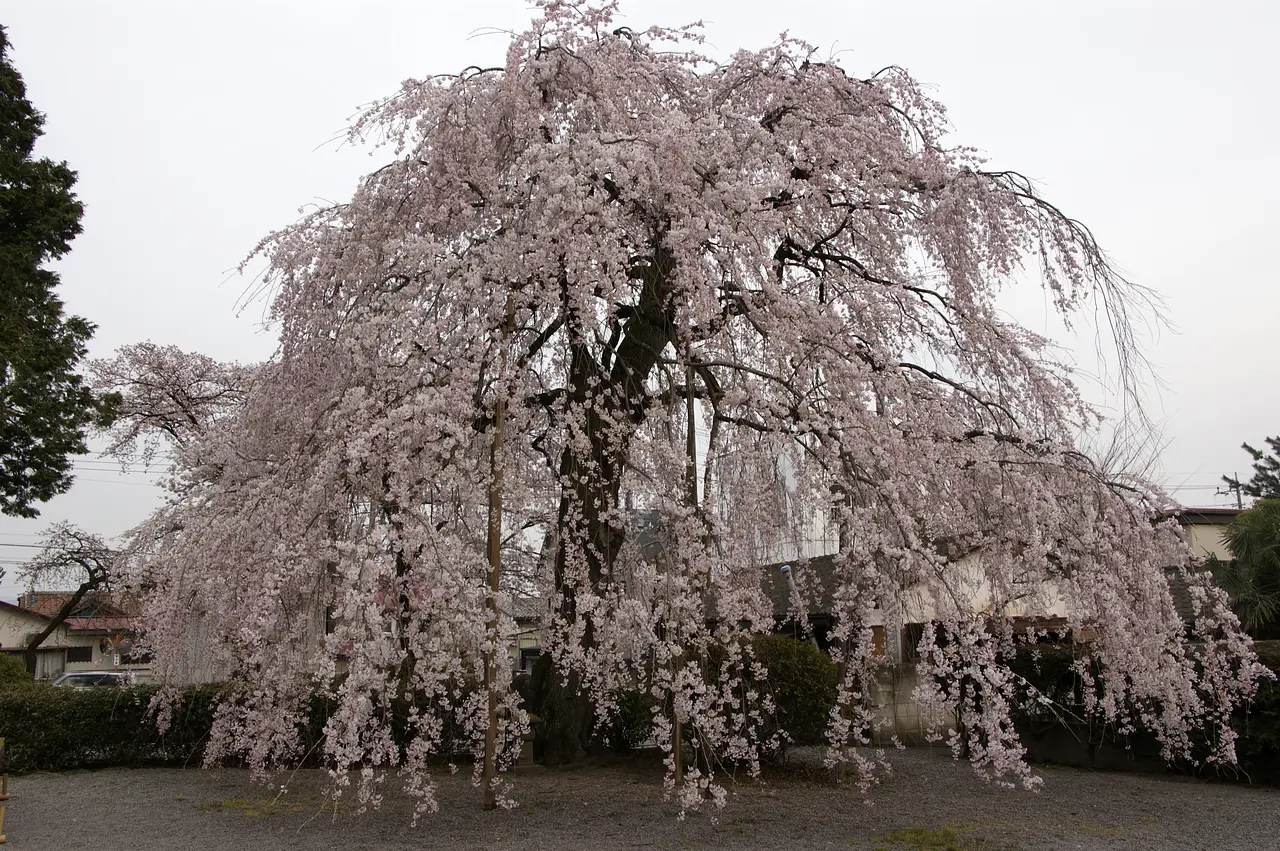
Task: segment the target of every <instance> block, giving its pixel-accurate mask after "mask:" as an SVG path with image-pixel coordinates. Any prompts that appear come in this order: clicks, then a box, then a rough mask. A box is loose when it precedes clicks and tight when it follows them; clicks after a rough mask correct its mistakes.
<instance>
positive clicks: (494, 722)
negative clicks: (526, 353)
mask: <svg viewBox="0 0 1280 851" xmlns="http://www.w3.org/2000/svg"><path fill="white" fill-rule="evenodd" d="M514 320H515V302H514V301H513V300H512V297H511V296H507V318H506V322H505V323H503V326H502V354H501V363H502V367H501V369H500V370H499V371H498V380H497V381H496V382H495V383H494V387H495V388H496V390H497V395H498V398H497V401H496V402H495V404H494V410H493V442H492V443H490V444H489V469H490V473H491V478H490V480H489V529H488V545H489V599H488V602H487V605H488V607H489V621H488V624H487V631H488V636H489V638H490V639H491V640H492V641H493V644H492V645H490V646H489V649H488V651H487V654H488V658H487V659H486V660H485V666H484V687H485V691H486V692H487V693H488V697H489V719H488V721H489V723H488V726H486V727H485V731H484V772H483V782H484V808H485V809H486V810H492V809H495V808H496V807H497V806H498V801H497V790H496V789H495V788H494V786H495V784H496V783H497V778H498V765H497V762H498V692H497V680H498V656H499V650H500V648H499V647H498V586H499V583H500V581H501V579H502V452H503V441H504V438H505V431H506V425H507V423H506V419H507V397H506V395H505V393H506V388H505V387H504V386H503V382H505V381H506V366H507V335H508V334H510V333H511V326H512V324H513V323H514Z"/></svg>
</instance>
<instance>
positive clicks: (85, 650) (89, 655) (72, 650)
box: [67, 647, 93, 662]
mask: <svg viewBox="0 0 1280 851" xmlns="http://www.w3.org/2000/svg"><path fill="white" fill-rule="evenodd" d="M67 661H68V662H92V661H93V648H92V647H68V648H67Z"/></svg>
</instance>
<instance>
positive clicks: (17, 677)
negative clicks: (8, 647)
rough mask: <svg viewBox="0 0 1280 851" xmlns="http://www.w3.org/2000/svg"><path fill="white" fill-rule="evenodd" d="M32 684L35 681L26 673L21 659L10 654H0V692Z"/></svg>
mask: <svg viewBox="0 0 1280 851" xmlns="http://www.w3.org/2000/svg"><path fill="white" fill-rule="evenodd" d="M34 683H35V679H34V678H33V677H32V676H31V674H29V673H27V669H26V667H25V666H24V665H23V664H22V659H21V657H19V656H16V655H14V654H11V653H0V690H3V689H8V688H13V687H14V686H29V685H33V684H34Z"/></svg>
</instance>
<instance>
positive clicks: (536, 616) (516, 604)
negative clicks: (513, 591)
mask: <svg viewBox="0 0 1280 851" xmlns="http://www.w3.org/2000/svg"><path fill="white" fill-rule="evenodd" d="M546 613H547V601H546V600H543V599H542V598H540V597H512V598H511V617H513V618H515V619H516V620H518V621H536V620H541V618H542V616H543V615H545V614H546Z"/></svg>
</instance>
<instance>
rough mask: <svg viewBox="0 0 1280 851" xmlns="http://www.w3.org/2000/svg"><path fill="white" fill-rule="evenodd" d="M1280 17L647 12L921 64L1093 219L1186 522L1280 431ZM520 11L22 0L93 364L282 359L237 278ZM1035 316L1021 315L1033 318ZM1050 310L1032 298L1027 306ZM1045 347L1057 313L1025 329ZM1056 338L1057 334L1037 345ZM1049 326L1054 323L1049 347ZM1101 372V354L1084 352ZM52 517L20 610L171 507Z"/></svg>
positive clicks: (1172, 5)
mask: <svg viewBox="0 0 1280 851" xmlns="http://www.w3.org/2000/svg"><path fill="white" fill-rule="evenodd" d="M1278 9H1280V4H1274V3H1271V2H1264V0H1258V1H1257V2H1241V0H1225V1H1224V0H1215V2H1208V0H1203V2H1194V3H1193V2H1181V3H1179V2H1156V1H1155V0H1152V2H1125V0H1073V2H1061V1H1060V0H1055V2H1048V0H1039V2H1029V0H1002V2H995V0H993V2H963V1H962V0H932V1H931V2H883V1H882V2H874V3H873V2H858V0H846V1H845V2H841V3H834V2H823V3H820V2H806V0H788V2H785V3H782V2H753V0H738V2H723V0H683V2H678V3H677V2H654V1H653V0H633V2H628V3H624V5H623V13H624V18H625V23H627V24H628V25H630V26H632V28H633V29H639V28H641V27H644V26H647V25H649V24H652V23H662V24H681V23H686V22H688V21H690V20H693V19H697V18H701V19H702V20H704V21H705V22H706V25H707V32H708V36H709V40H710V43H711V51H712V52H713V53H714V54H716V55H720V56H726V55H728V54H729V53H730V52H731V51H733V50H734V49H736V48H738V47H752V48H758V47H761V46H763V45H765V44H767V43H769V42H771V41H773V40H774V38H775V37H776V36H777V34H778V33H780V32H782V31H783V30H787V31H789V32H790V33H791V34H792V35H793V36H796V37H799V38H803V39H805V40H808V41H810V42H812V43H814V44H816V45H817V46H819V47H820V48H821V49H822V50H823V52H839V59H840V62H841V63H842V64H843V65H844V67H845V68H846V69H848V70H850V71H851V72H853V73H856V74H869V73H872V72H874V71H875V70H877V69H879V68H881V67H883V66H885V65H890V64H897V65H901V66H903V67H905V68H907V69H908V70H909V71H911V72H912V73H913V74H914V75H915V76H916V78H917V79H919V80H920V81H922V82H923V83H925V84H926V85H928V86H929V87H930V88H931V89H932V91H933V93H934V94H935V96H936V97H938V98H939V99H940V100H941V101H942V102H943V103H945V104H946V105H947V106H948V108H949V110H950V117H951V122H952V124H953V126H954V135H953V137H952V141H954V142H955V143H958V144H959V143H963V144H968V145H973V146H975V147H977V148H979V149H980V150H982V151H983V152H984V153H985V154H986V155H987V156H988V157H989V158H990V160H991V162H992V164H993V165H994V166H997V167H1008V168H1016V169H1018V170H1020V171H1022V172H1024V173H1025V174H1028V175H1030V176H1031V177H1033V178H1035V179H1037V180H1038V181H1039V182H1040V184H1041V185H1042V187H1043V189H1044V191H1045V192H1046V194H1047V195H1048V196H1049V197H1050V198H1051V199H1052V200H1053V201H1054V202H1055V203H1057V204H1058V205H1059V206H1060V207H1062V208H1063V209H1064V210H1065V211H1067V212H1068V213H1069V214H1071V215H1073V216H1075V217H1077V218H1080V219H1081V220H1083V221H1085V222H1086V223H1087V224H1088V225H1089V226H1090V227H1091V228H1092V229H1093V230H1094V232H1095V234H1096V235H1097V237H1098V239H1099V241H1100V242H1101V243H1102V244H1103V245H1104V247H1105V248H1106V249H1107V250H1108V251H1109V252H1110V254H1111V255H1112V257H1113V258H1114V259H1115V261H1116V262H1117V263H1118V264H1119V265H1120V266H1121V267H1122V268H1123V270H1124V271H1125V272H1126V273H1127V274H1128V276H1129V277H1131V278H1132V279H1134V280H1136V281H1138V282H1140V283H1142V284H1145V285H1147V286H1149V287H1151V288H1153V289H1155V290H1156V291H1158V292H1159V293H1160V295H1161V296H1162V297H1163V298H1164V300H1165V303H1166V306H1167V312H1168V315H1169V318H1170V320H1171V321H1172V324H1173V325H1174V329H1173V330H1172V331H1164V332H1161V333H1160V334H1158V335H1153V336H1152V337H1151V338H1149V339H1148V341H1147V346H1148V354H1149V355H1150V357H1151V359H1152V361H1153V362H1154V364H1155V367H1156V369H1157V372H1158V374H1159V377H1160V378H1161V379H1162V380H1163V382H1164V384H1165V387H1164V389H1162V390H1159V391H1158V392H1157V391H1154V390H1153V391H1152V393H1151V397H1150V400H1149V406H1150V409H1151V412H1152V415H1153V417H1154V418H1155V419H1156V420H1157V421H1158V423H1159V424H1160V425H1161V428H1162V436H1163V443H1164V448H1163V450H1162V451H1161V454H1160V469H1159V473H1160V475H1162V476H1163V477H1164V480H1165V483H1166V484H1167V485H1168V486H1169V487H1171V488H1173V489H1174V493H1175V495H1176V496H1178V497H1179V498H1180V499H1181V500H1183V501H1184V502H1185V503H1187V504H1189V505H1213V504H1225V499H1224V497H1222V496H1218V495H1215V493H1214V491H1215V488H1216V486H1217V484H1218V477H1219V476H1220V475H1221V474H1222V473H1232V472H1236V471H1239V472H1241V473H1247V471H1248V469H1249V464H1248V458H1247V457H1246V456H1245V454H1244V453H1243V452H1242V451H1241V450H1240V449H1239V444H1240V442H1241V441H1242V440H1248V441H1249V442H1250V443H1253V444H1255V445H1260V444H1261V441H1262V439H1263V437H1264V436H1266V435H1268V434H1277V433H1280V393H1278V392H1277V390H1278V389H1280V388H1278V387H1277V381H1276V374H1275V373H1276V371H1275V367H1274V363H1275V358H1274V355H1273V351H1274V346H1275V332H1276V329H1277V319H1278V318H1280V292H1278V291H1277V287H1276V284H1277V281H1276V272H1275V268H1276V264H1275V261H1274V258H1273V256H1272V255H1273V253H1274V247H1273V246H1274V245H1275V243H1276V233H1277V230H1280V214H1278V213H1277V212H1276V211H1277V209H1278V206H1277V199H1280V149H1278V148H1277V145H1276V139H1277V130H1278V129H1280V117H1278V116H1280V110H1278V109H1277V107H1278V106H1280V96H1277V94H1276V92H1277V90H1278V89H1277V84H1278V83H1280V73H1278V72H1280V60H1278V59H1277V58H1276V56H1277V53H1276V50H1275V45H1274V38H1275V35H1276V33H1277V32H1280V11H1277V10H1278ZM530 17H531V11H530V8H529V7H528V6H527V5H526V4H525V3H523V2H519V0H466V2H447V3H446V2H432V1H431V0H420V2H368V1H367V0H365V2H358V3H357V2H355V0H350V2H343V3H337V2H317V0H291V1H290V2H286V0H256V2H209V1H208V0H206V2H201V3H195V2H183V0H156V2H149V3H143V2H91V0H81V2H58V0H39V2H33V1H32V0H24V2H14V1H13V0H0V24H4V25H5V26H7V27H8V33H9V39H10V43H11V50H10V58H11V61H12V62H13V63H14V64H15V65H16V67H17V68H18V70H19V72H21V73H22V75H23V77H24V78H25V80H26V84H27V92H28V96H29V97H30V99H31V101H32V102H33V103H34V104H35V106H36V108H38V109H39V110H41V111H42V112H44V113H45V114H46V116H47V123H46V127H45V131H46V135H45V137H44V138H43V139H42V140H41V142H40V145H39V147H38V149H37V150H38V153H39V154H41V155H43V156H48V157H52V158H54V159H65V160H66V161H67V162H68V163H69V164H70V166H71V167H72V168H74V169H75V170H76V171H77V172H79V175H80V179H79V183H78V184H77V188H76V191H77V192H78V193H79V195H80V198H81V199H82V200H83V201H84V203H85V207H86V213H85V217H84V221H83V225H84V233H83V234H82V235H81V236H80V237H79V238H78V239H77V240H76V241H75V243H74V244H73V249H72V252H71V254H70V255H69V256H68V257H67V259H66V260H65V261H64V262H62V263H61V264H60V266H59V271H60V272H61V274H62V295H63V297H64V299H65V301H66V303H67V306H68V309H69V310H70V311H72V312H74V313H76V314H79V315H82V316H84V317H86V318H88V319H90V320H91V321H93V322H95V323H97V325H98V332H97V336H96V338H95V339H94V341H93V345H92V354H93V355H95V356H106V355H109V354H111V352H112V351H113V350H115V349H116V348H117V347H118V346H120V345H123V344H126V343H131V342H136V341H140V340H148V339H149V340H153V341H155V342H157V343H173V344H177V345H179V346H182V347H184V348H188V349H195V350H199V351H203V352H205V353H207V354H209V355H212V356H214V357H217V358H220V359H224V360H242V361H256V360H261V359H263V358H266V357H267V356H269V355H270V354H271V352H272V350H273V348H274V339H273V337H272V336H271V335H270V334H269V333H267V332H264V331H263V330H262V329H261V327H260V324H259V320H260V318H261V306H260V305H251V306H250V307H249V308H248V309H246V310H243V311H239V312H237V303H238V301H239V298H240V296H241V294H242V293H243V291H244V290H245V288H246V286H247V285H248V283H249V282H248V281H247V280H246V279H244V278H242V277H238V276H236V275H235V274H234V272H235V267H236V266H237V264H238V263H239V262H240V261H241V260H242V259H243V258H244V256H245V255H246V254H247V253H248V252H249V251H250V250H251V249H252V248H253V246H254V244H255V243H256V242H257V241H258V240H259V239H261V238H262V237H263V236H264V235H265V234H267V233H268V232H270V231H271V230H272V229H274V228H277V227H280V226H282V225H285V224H288V223H289V222H291V221H292V220H293V219H294V218H296V216H297V213H298V209H299V207H301V206H303V205H306V204H309V203H314V202H317V201H323V200H336V199H343V198H346V197H348V196H349V195H350V194H351V191H352V189H353V187H354V185H355V182H356V180H357V178H358V177H359V176H360V175H362V174H364V173H366V172H368V171H371V170H372V169H373V168H376V167H377V166H378V165H380V164H382V163H383V162H385V161H386V159H387V157H388V156H389V154H387V153H386V152H383V151H377V150H373V151H370V150H369V149H352V148H349V147H346V148H343V147H340V146H339V145H337V144H335V143H333V141H332V140H333V139H334V138H335V137H336V136H340V135H341V133H342V131H343V129H344V128H345V127H346V126H347V123H348V120H349V119H350V118H351V117H352V116H353V115H354V114H355V113H356V112H357V110H358V109H359V107H360V106H361V105H362V104H366V103H368V102H370V101H372V100H374V99H376V98H379V97H382V96H385V95H388V94H392V93H394V92H395V90H396V88H397V87H398V85H399V82H400V81H401V80H402V79H404V78H406V77H411V76H413V77H420V76H424V75H426V74H429V73H435V72H454V71H458V70H461V69H462V68H463V67H465V66H467V65H472V64H478V65H491V64H501V61H502V55H503V52H504V49H505V45H506V39H505V37H504V36H502V35H477V34H476V33H477V31H478V30H481V29H482V28H489V27H496V28H498V29H507V30H511V29H521V28H523V26H524V25H525V24H526V23H527V22H528V20H529V19H530ZM1038 298H1039V296H1038V295H1036V296H1033V297H1031V298H1025V299H1023V300H1022V301H1021V302H1012V304H1013V305H1014V307H1013V308H1012V309H1015V310H1018V311H1019V315H1020V316H1022V315H1023V311H1024V310H1025V311H1026V313H1025V315H1026V316H1030V317H1034V316H1035V315H1036V310H1035V304H1034V302H1035V301H1036V299H1038ZM1028 305H1029V306H1028ZM1028 321H1029V322H1030V324H1032V325H1033V327H1035V320H1034V319H1031V320H1028ZM1035 330H1042V331H1043V330H1046V329H1045V328H1040V327H1035ZM1048 330H1051V331H1052V329H1048ZM1082 362H1087V358H1084V357H1082ZM77 469H78V470H79V471H80V472H79V476H80V480H79V481H78V482H77V484H76V486H75V487H74V488H73V490H72V491H71V492H70V493H68V494H66V495H64V496H62V497H59V498H57V499H55V500H53V501H52V502H50V503H49V504H47V506H45V508H44V511H43V515H42V517H41V518H40V519H38V520H35V521H18V520H13V519H10V518H0V567H8V568H10V576H9V577H8V580H7V581H5V582H3V583H0V598H4V599H13V594H14V593H15V590H16V586H15V585H14V582H13V580H14V577H13V575H12V573H13V571H12V568H13V566H14V565H13V562H14V561H15V560H20V559H22V558H24V557H28V556H29V555H31V554H32V553H34V552H35V550H34V549H31V548H30V547H31V546H32V545H33V544H34V543H35V540H36V534H37V533H38V532H39V530H40V529H41V528H43V527H44V526H45V525H47V524H48V523H49V522H52V521H55V520H63V519H68V520H72V521H74V522H77V523H79V524H81V525H82V526H84V527H86V528H88V529H90V530H93V531H96V532H100V533H102V534H105V535H108V536H114V535H117V534H119V533H121V532H123V531H124V530H125V529H127V528H128V527H129V526H131V525H133V524H134V523H136V522H138V521H139V520H141V519H142V517H143V516H145V514H146V513H147V511H148V510H149V509H150V508H151V507H152V506H153V505H154V504H155V503H156V501H157V500H158V499H159V492H158V491H157V490H156V489H155V488H153V487H150V486H149V485H148V484H147V478H146V477H145V476H144V475H142V474H141V473H140V472H132V473H130V474H129V475H124V476H121V475H118V474H117V473H116V472H113V468H112V465H111V464H109V463H105V462H101V461H97V462H95V461H93V460H92V459H86V460H84V461H81V462H78V464H77Z"/></svg>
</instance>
